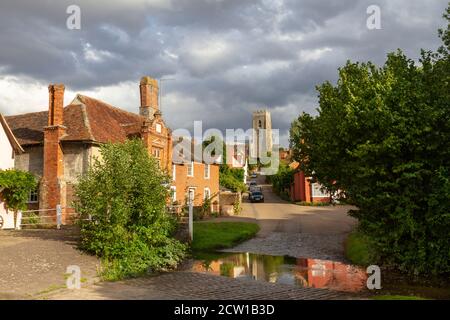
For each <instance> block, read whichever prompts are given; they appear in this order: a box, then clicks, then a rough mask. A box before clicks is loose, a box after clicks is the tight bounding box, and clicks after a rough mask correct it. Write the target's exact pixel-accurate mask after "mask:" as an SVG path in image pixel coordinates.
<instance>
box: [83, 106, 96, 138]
mask: <svg viewBox="0 0 450 320" xmlns="http://www.w3.org/2000/svg"><path fill="white" fill-rule="evenodd" d="M86 109H87V108H86V105H85V104H82V105H81V113H82V114H83V122H84V125H85V127H86V128H87V131H88V133H89V137H90V138H91V140H95V139H94V135H93V133H92V128H91V122H90V121H89V116H88V114H87V110H86Z"/></svg>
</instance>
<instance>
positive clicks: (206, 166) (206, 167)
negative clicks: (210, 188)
mask: <svg viewBox="0 0 450 320" xmlns="http://www.w3.org/2000/svg"><path fill="white" fill-rule="evenodd" d="M210 170H211V167H210V165H209V164H205V179H209V173H210Z"/></svg>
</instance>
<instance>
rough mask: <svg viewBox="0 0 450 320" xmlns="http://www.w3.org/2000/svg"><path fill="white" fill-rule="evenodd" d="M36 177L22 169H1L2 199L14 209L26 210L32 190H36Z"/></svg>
mask: <svg viewBox="0 0 450 320" xmlns="http://www.w3.org/2000/svg"><path fill="white" fill-rule="evenodd" d="M36 188H37V181H36V178H35V177H34V176H33V175H32V174H31V173H28V172H24V171H20V170H15V169H11V170H0V190H1V196H2V200H3V201H4V202H5V203H6V205H7V207H8V208H10V209H11V210H13V211H18V210H25V209H26V205H27V201H28V197H29V195H30V192H32V191H34V190H36Z"/></svg>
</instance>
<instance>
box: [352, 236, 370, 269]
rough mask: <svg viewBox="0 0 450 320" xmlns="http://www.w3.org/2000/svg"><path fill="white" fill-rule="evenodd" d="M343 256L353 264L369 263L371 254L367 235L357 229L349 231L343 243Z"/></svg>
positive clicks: (363, 264) (366, 264)
mask: <svg viewBox="0 0 450 320" xmlns="http://www.w3.org/2000/svg"><path fill="white" fill-rule="evenodd" d="M345 256H346V258H347V259H348V260H350V261H351V262H352V263H353V264H357V265H361V266H368V265H370V264H371V262H372V261H371V260H372V259H371V257H372V254H371V251H370V246H369V240H368V238H367V236H365V235H363V234H362V233H360V232H357V231H354V232H352V233H350V234H349V235H348V238H347V240H346V243H345Z"/></svg>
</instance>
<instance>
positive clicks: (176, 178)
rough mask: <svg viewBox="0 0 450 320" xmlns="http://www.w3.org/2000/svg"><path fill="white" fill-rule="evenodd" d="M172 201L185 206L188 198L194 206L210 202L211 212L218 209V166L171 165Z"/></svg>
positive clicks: (196, 164)
mask: <svg viewBox="0 0 450 320" xmlns="http://www.w3.org/2000/svg"><path fill="white" fill-rule="evenodd" d="M172 180H173V186H172V187H171V189H172V201H173V202H176V203H178V204H180V205H185V204H186V202H187V199H189V197H190V198H191V199H193V200H194V202H193V204H194V206H201V205H202V204H203V201H204V200H205V199H210V200H211V205H212V206H211V211H213V212H214V211H215V212H218V211H219V210H220V209H219V165H217V164H205V163H200V162H194V161H192V162H188V163H185V164H173V165H172Z"/></svg>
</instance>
